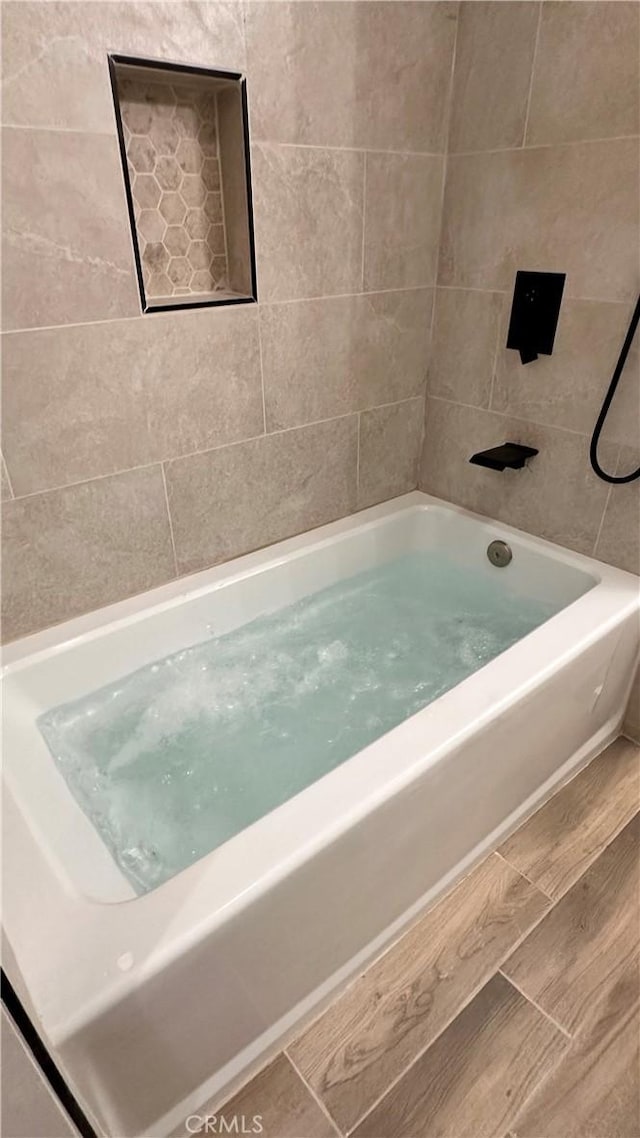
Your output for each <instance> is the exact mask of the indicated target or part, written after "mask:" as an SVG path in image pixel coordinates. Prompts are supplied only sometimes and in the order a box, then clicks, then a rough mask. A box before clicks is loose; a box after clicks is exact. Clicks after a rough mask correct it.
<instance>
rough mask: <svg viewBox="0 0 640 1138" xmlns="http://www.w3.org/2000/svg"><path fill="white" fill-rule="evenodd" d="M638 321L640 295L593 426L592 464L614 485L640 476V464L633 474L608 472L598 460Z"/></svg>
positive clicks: (590, 453) (601, 475)
mask: <svg viewBox="0 0 640 1138" xmlns="http://www.w3.org/2000/svg"><path fill="white" fill-rule="evenodd" d="M638 321H640V296H639V297H638V300H637V303H636V306H635V308H634V310H633V316H632V317H631V323H630V325H629V329H628V331H627V334H626V336H625V340H624V344H623V345H622V351H621V352H620V355H619V357H618V362H617V364H616V366H615V370H614V373H613V375H612V376H611V383H610V384H609V390H608V391H607V394H606V395H605V397H604V401H603V404H602V407H601V408H600V414H599V415H598V418H597V421H596V425H595V427H594V428H593V435H592V437H591V447H590V448H589V458H590V459H591V465H592V467H593V469H594V470H595V472H596V474H597V475H598V478H602V479H603V481H604V482H612V483H613V484H614V485H616V484H617V483H620V482H633V481H635V479H636V478H640V466H639V467H638V469H637V470H634V471H633V472H632V473H631V474H620V475H617V474H607V473H606V471H605V470H603V469H602V467H601V466H600V463H599V462H598V443H599V441H600V435H601V432H602V428H603V427H604V421H605V419H606V417H607V415H608V413H609V408H610V406H611V403H612V400H613V397H614V395H615V393H616V388H617V386H618V383H619V381H620V376H621V375H622V370H623V368H624V365H625V364H626V362H627V356H628V355H629V349H630V348H631V345H632V343H633V337H634V336H635V334H636V328H637V327H638Z"/></svg>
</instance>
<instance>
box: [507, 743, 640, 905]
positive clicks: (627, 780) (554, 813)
mask: <svg viewBox="0 0 640 1138" xmlns="http://www.w3.org/2000/svg"><path fill="white" fill-rule="evenodd" d="M639 808H640V749H639V748H638V747H636V746H635V744H634V743H631V742H629V740H628V739H623V738H620V739H616V741H615V742H614V743H612V744H611V746H609V747H607V749H606V750H605V751H603V753H602V754H601V755H598V757H597V758H596V759H594V760H593V762H592V763H590V764H589V766H588V767H587V768H586V769H585V770H583V771H580V773H579V774H578V775H577V776H576V777H575V778H574V779H572V780H571V782H569V783H567V785H566V786H563V787H562V789H561V790H559V791H558V792H557V794H554V796H553V798H551V799H550V800H549V801H548V802H547V803H545V805H544V806H543V807H542V808H541V809H540V810H538V811H537V812H536V813H535V814H534V815H533V817H532V818H529V820H528V821H527V822H525V823H524V825H523V826H520V828H519V829H518V830H516V832H515V834H512V836H511V837H510V838H508V839H507V841H506V842H504V843H503V844H502V845H501V846H500V848H499V851H498V852H499V853H500V854H502V856H503V857H505V858H506V859H507V861H508V862H509V864H510V865H513V866H514V867H515V869H517V870H519V872H520V873H523V874H524V875H525V877H528V878H529V880H530V881H533V883H534V885H537V886H538V889H541V890H542V892H543V893H546V895H547V897H551V898H552V899H553V900H554V901H557V900H558V898H560V897H562V895H563V894H564V893H566V891H567V889H568V888H569V887H570V886H571V885H573V883H574V881H576V880H577V878H578V877H580V875H581V874H582V873H584V872H585V870H586V869H588V867H589V866H590V865H591V864H592V862H594V861H595V859H596V858H597V857H598V855H599V854H600V853H602V851H603V850H604V849H605V848H606V847H607V846H608V845H609V843H610V842H611V841H612V840H613V838H615V836H616V834H618V833H619V831H620V830H622V828H623V827H624V826H626V824H627V822H629V821H630V820H631V818H632V817H633V815H634V814H635V813H636V812H637V810H638V809H639Z"/></svg>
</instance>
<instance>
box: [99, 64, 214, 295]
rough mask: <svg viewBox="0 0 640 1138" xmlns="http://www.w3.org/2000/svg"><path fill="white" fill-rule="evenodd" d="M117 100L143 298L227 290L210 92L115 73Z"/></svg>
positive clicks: (212, 102)
mask: <svg viewBox="0 0 640 1138" xmlns="http://www.w3.org/2000/svg"><path fill="white" fill-rule="evenodd" d="M118 98H119V102H120V110H121V114H122V129H123V133H124V140H125V146H126V150H127V163H128V166H129V177H130V180H131V192H132V194H133V207H134V212H135V221H136V229H137V232H138V238H139V241H140V247H141V258H142V272H143V276H144V287H145V292H146V294H147V296H148V297H151V298H154V297H165V296H187V295H192V294H194V293H208V292H215V291H220V290H228V288H229V280H228V275H227V250H226V243H225V232H224V225H223V215H222V194H221V188H220V187H221V180H220V158H219V153H218V130H217V118H218V115H217V108H216V98H215V95H208V94H206V93H205V92H203V90H202V89H201V88H195V87H191V88H190V87H188V86H185V85H184V84H183V85H181V84H180V83H175V84H173V85H170V84H169V83H168V82H164V83H163V82H159V83H158V82H151V81H149V82H142V81H136V80H132V79H121V80H120V81H119V83H118Z"/></svg>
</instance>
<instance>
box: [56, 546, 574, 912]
mask: <svg viewBox="0 0 640 1138" xmlns="http://www.w3.org/2000/svg"><path fill="white" fill-rule="evenodd" d="M558 607H560V606H552V605H549V604H543V603H541V602H537V601H527V600H525V599H523V598H522V597H519V596H515V595H510V593H509V592H508V591H506V590H505V583H504V578H503V577H501V576H500V574H496V577H495V581H493V580H491V579H486V578H480V577H478V576H477V575H474V574H473V573H472V572H469V571H467V570H464V569H461V568H459V567H457V566H455V565H454V564H452V563H451V562H449V561H448V560H447V559H446V558H444V557H443V556H442V555H441V554H433V553H429V554H412V555H410V556H406V557H402V558H400V559H398V560H396V561H392V562H390V563H388V564H386V565H384V566H383V567H381V568H377V569H374V570H370V571H367V572H365V573H360V574H358V575H357V576H355V577H351V578H349V579H346V580H344V581H341V582H339V583H338V584H336V585H333V586H332V587H331V588H328V589H324V590H323V591H321V592H318V593H315V594H313V595H311V596H309V597H306V598H304V599H303V600H301V601H298V602H297V603H296V604H293V605H291V606H289V607H287V608H284V609H281V610H279V611H278V612H276V613H273V614H271V615H269V616H265V617H260V618H258V619H257V620H254V621H252V622H251V623H250V624H247V625H245V626H243V627H241V628H238V629H236V630H234V631H233V632H230V633H228V634H227V635H225V636H220V637H216V638H211V639H208V640H206V641H205V642H204V643H201V644H196V645H195V646H193V647H189V648H185V649H184V651H181V652H178V653H176V654H174V655H172V656H169V657H167V658H166V659H164V660H159V661H158V662H157V663H154V664H151V665H149V666H147V667H145V668H141V669H140V670H139V671H136V672H134V673H132V674H131V675H128V676H124V677H123V678H122V679H120V680H119V681H118V682H117V683H114V684H111V685H110V686H108V687H105V688H102V689H101V690H100V691H96V692H94V693H93V694H91V695H89V696H86V697H85V698H83V699H81V700H78V701H76V702H74V703H68V704H65V705H63V706H61V707H58V708H55V709H54V710H52V711H49V712H47V713H46V714H44V715H43V716H41V717H40V719H39V721H38V726H39V728H40V731H41V732H42V735H43V736H44V738H45V740H46V742H47V745H48V747H49V749H50V751H51V753H52V755H53V757H54V759H55V762H56V763H57V765H58V767H59V769H60V771H61V772H62V775H63V776H64V778H65V780H66V782H67V784H68V786H69V788H70V790H71V792H72V793H73V794H74V796H75V798H76V799H77V801H78V803H79V804H80V806H81V807H82V809H83V810H84V812H85V813H86V814H87V815H88V817H89V818H90V819H91V822H92V823H93V825H94V826H95V828H96V830H97V831H98V832H99V833H100V835H101V837H102V839H103V841H104V842H105V843H106V845H107V846H108V848H109V850H110V851H111V853H112V855H113V857H114V858H115V859H116V861H117V863H118V865H119V866H120V867H121V869H122V871H123V873H124V874H125V875H126V877H127V878H128V879H129V881H130V882H131V883H132V885H133V887H134V888H135V889H136V891H137V892H138V893H144V892H147V891H148V890H150V889H153V888H154V887H156V886H157V885H159V884H160V883H161V882H163V881H166V880H167V879H168V878H170V877H172V876H173V875H174V874H175V873H177V872H178V871H179V870H181V869H184V868H185V867H186V866H188V865H190V864H192V863H193V862H194V861H196V860H197V859H198V858H200V857H202V856H203V855H204V854H207V853H209V852H210V851H211V850H213V849H215V848H216V847H217V846H219V845H221V843H222V842H224V841H226V840H227V839H229V838H230V837H232V836H233V835H234V834H236V833H238V832H239V831H240V830H242V829H244V828H245V827H246V826H248V825H250V824H251V823H252V822H254V821H256V819H258V818H260V817H262V816H263V815H265V814H267V813H268V812H269V811H270V810H272V809H274V808H275V807H276V806H278V805H280V804H281V803H282V802H284V801H286V800H287V799H289V798H291V797H292V796H293V795H294V794H296V793H298V792H299V791H300V790H302V789H303V788H304V787H306V786H309V785H310V784H311V783H312V782H314V781H315V780H316V779H318V778H320V777H321V776H322V775H324V774H326V773H327V772H328V771H330V770H332V769H333V768H334V767H336V766H337V765H338V764H340V763H342V762H344V761H345V759H348V758H349V757H350V756H351V755H354V754H355V753H356V752H358V751H360V750H362V748H363V747H365V746H366V745H367V744H368V743H371V742H372V741H373V740H374V739H377V738H379V736H381V735H383V734H384V733H385V732H386V731H389V730H390V729H391V728H392V727H395V726H396V725H397V724H398V723H400V722H401V721H402V720H404V719H406V718H407V717H408V716H410V715H412V714H414V713H415V712H416V711H419V710H420V709H421V708H423V707H425V705H426V704H428V703H430V702H431V701H432V700H434V699H436V698H437V697H438V696H439V695H441V694H442V693H443V692H445V691H447V690H448V689H449V688H451V687H453V686H454V685H455V684H457V683H459V682H460V680H462V679H464V678H465V677H466V676H468V675H470V674H471V673H472V672H474V671H476V670H477V669H478V668H480V667H481V666H482V665H483V664H485V663H486V662H487V661H489V660H491V659H493V657H495V656H496V655H498V653H500V652H502V651H503V650H504V649H505V648H507V647H509V645H511V644H513V643H514V642H515V641H517V640H519V639H520V638H521V637H523V636H524V635H526V633H528V632H530V631H531V630H532V629H534V628H536V627H537V626H538V625H539V624H541V623H542V622H543V621H544V620H546V619H547V618H548V617H550V616H551V615H553V613H554V612H556V611H557V609H558Z"/></svg>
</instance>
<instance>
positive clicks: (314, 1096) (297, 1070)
mask: <svg viewBox="0 0 640 1138" xmlns="http://www.w3.org/2000/svg"><path fill="white" fill-rule="evenodd" d="M282 1054H283V1055H284V1056H285V1058H286V1059H287V1060H288V1062H289V1063H290V1064H291V1066H292V1067H293V1070H294V1071H295V1073H296V1075H297V1076H298V1078H299V1079H300V1082H301V1083H302V1085H303V1086H304V1087H305V1088H306V1090H307V1091H308V1092H309V1094H310V1095H311V1098H312V1099H313V1100H314V1102H315V1103H316V1104H317V1105H318V1106H319V1107H320V1110H321V1111H322V1113H323V1114H324V1116H325V1118H326V1119H327V1121H328V1122H329V1123H330V1124H331V1127H332V1129H333V1130H334V1131H335V1133H336V1134H337V1136H338V1138H343V1135H342V1131H341V1130H340V1129H339V1128H338V1124H337V1122H336V1121H335V1119H334V1118H332V1117H331V1115H330V1114H329V1111H328V1110H327V1108H326V1106H325V1104H324V1103H323V1101H322V1099H321V1098H320V1096H319V1095H318V1094H316V1092H315V1090H314V1089H313V1087H312V1086H311V1084H310V1083H308V1082H307V1080H306V1079H305V1077H304V1075H303V1074H302V1071H301V1070H300V1068H299V1067H297V1066H296V1064H295V1062H294V1061H293V1059H292V1058H291V1056H290V1054H289V1052H288V1051H287V1048H286V1047H285V1048H284V1050H283V1051H282Z"/></svg>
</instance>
